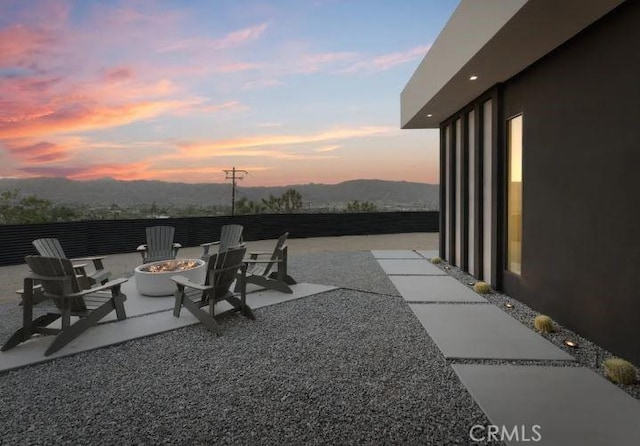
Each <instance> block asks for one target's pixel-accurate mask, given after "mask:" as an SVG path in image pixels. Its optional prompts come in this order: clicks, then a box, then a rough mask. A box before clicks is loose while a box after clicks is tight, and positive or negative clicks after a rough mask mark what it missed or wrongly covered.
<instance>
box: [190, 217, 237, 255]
mask: <svg viewBox="0 0 640 446" xmlns="http://www.w3.org/2000/svg"><path fill="white" fill-rule="evenodd" d="M242 230H243V227H242V225H224V226H222V228H221V229H220V240H218V241H215V242H209V243H203V244H201V245H200V246H202V248H203V250H204V252H203V253H202V260H207V259H208V258H209V257H210V256H211V254H209V249H210V248H211V247H212V246H216V245H217V246H218V252H219V253H220V252H224V251H226V250H228V249H229V248H233V247H236V246H240V245H242V244H243V243H242Z"/></svg>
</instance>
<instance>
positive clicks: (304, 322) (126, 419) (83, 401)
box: [0, 290, 488, 445]
mask: <svg viewBox="0 0 640 446" xmlns="http://www.w3.org/2000/svg"><path fill="white" fill-rule="evenodd" d="M256 317H257V321H255V322H254V321H249V320H247V319H245V318H242V317H240V316H234V317H229V318H227V319H224V320H223V321H222V325H223V330H224V335H223V336H221V337H218V338H215V337H212V335H211V334H210V333H209V332H207V331H206V330H205V329H203V328H202V327H201V326H193V327H188V328H185V329H181V330H176V331H172V332H169V333H166V334H162V335H158V336H153V337H148V338H144V339H139V340H135V341H130V342H127V343H124V344H121V345H118V346H114V347H110V348H105V349H101V350H96V351H91V352H86V353H82V354H79V355H75V356H72V357H69V358H61V359H58V360H55V361H52V362H49V363H45V364H41V365H36V366H31V367H27V368H23V369H20V370H16V371H12V372H7V373H5V374H2V375H0V392H1V394H2V400H3V404H2V405H1V406H0V419H2V420H3V429H2V430H3V434H2V439H1V440H0V443H1V444H74V445H77V444H134V443H135V444H278V445H279V444H390V443H394V444H421V445H442V444H466V443H467V441H468V440H467V439H468V431H469V429H470V427H471V426H473V425H474V424H487V423H488V420H487V419H486V417H485V416H484V415H483V414H482V412H481V411H480V409H479V408H478V407H477V405H476V404H475V403H474V401H473V400H472V399H471V397H470V396H469V394H468V393H467V391H466V390H465V389H464V387H463V386H462V384H461V383H460V382H459V381H458V379H457V378H456V376H455V374H454V372H453V370H452V369H451V368H450V367H449V366H448V365H447V364H446V362H445V361H444V359H443V357H442V355H441V354H440V352H439V350H438V348H437V347H436V345H435V344H434V343H433V341H432V340H431V339H430V338H429V337H428V336H427V334H426V333H425V331H424V329H423V328H422V326H421V325H420V323H419V322H418V321H417V320H416V318H415V317H414V316H413V314H412V313H411V311H410V310H409V308H408V307H407V305H406V303H405V302H404V301H403V300H402V298H400V297H394V296H383V295H378V294H372V293H364V292H357V291H353V290H335V291H331V292H327V293H323V294H319V295H316V296H312V297H309V298H306V299H301V300H297V301H292V302H287V303H284V304H280V305H276V306H272V307H267V308H263V309H259V310H257V311H256Z"/></svg>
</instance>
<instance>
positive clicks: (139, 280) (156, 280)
mask: <svg viewBox="0 0 640 446" xmlns="http://www.w3.org/2000/svg"><path fill="white" fill-rule="evenodd" d="M206 265H207V264H206V262H204V261H202V260H200V259H175V260H161V261H159V262H153V263H148V264H146V265H140V266H138V267H136V269H135V270H134V276H135V280H136V288H137V289H138V292H139V293H140V294H143V295H145V296H171V295H172V294H173V293H174V291H175V290H176V284H175V283H174V282H173V281H172V280H171V276H182V277H184V278H186V279H188V280H190V281H192V282H195V283H202V282H204V278H205V275H206V272H207V271H206V270H207V268H206Z"/></svg>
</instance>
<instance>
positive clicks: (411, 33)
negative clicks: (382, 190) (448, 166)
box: [0, 0, 458, 186]
mask: <svg viewBox="0 0 640 446" xmlns="http://www.w3.org/2000/svg"><path fill="white" fill-rule="evenodd" d="M457 3H458V1H457V0H402V1H396V0H190V1H178V0H119V1H118V0H100V1H97V0H96V1H94V0H75V1H74V0H0V177H19V178H28V177H38V176H49V177H66V178H69V179H73V180H91V179H97V178H105V177H110V178H115V179H118V180H161V181H176V182H187V183H220V182H224V181H225V178H224V177H225V176H224V173H223V172H222V170H223V169H230V168H232V167H236V168H237V169H244V170H247V171H248V172H249V173H248V175H246V176H245V178H244V179H243V182H242V184H241V185H243V186H273V185H289V184H307V183H327V184H333V183H338V182H341V181H346V180H352V179H360V178H376V179H384V180H404V181H418V182H428V183H437V182H438V132H437V130H401V129H400V124H399V123H400V93H401V91H402V89H403V88H404V86H405V85H406V83H407V82H408V80H409V78H410V77H411V75H412V73H413V72H414V70H415V69H416V67H417V66H418V64H419V63H420V61H421V60H422V58H423V57H424V55H425V54H426V53H427V51H428V49H429V47H430V45H431V44H432V43H433V42H434V40H435V38H436V37H437V35H438V34H439V32H440V31H441V29H442V27H443V26H444V25H445V23H446V21H447V20H448V18H449V17H450V15H451V14H452V12H453V10H454V9H455V7H456V5H457Z"/></svg>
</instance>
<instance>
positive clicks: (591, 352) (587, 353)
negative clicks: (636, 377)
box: [437, 262, 640, 400]
mask: <svg viewBox="0 0 640 446" xmlns="http://www.w3.org/2000/svg"><path fill="white" fill-rule="evenodd" d="M437 266H438V267H440V269H442V270H443V271H445V272H447V273H448V274H449V275H450V276H452V277H454V278H456V279H458V280H459V281H461V282H462V283H464V284H466V285H468V284H469V283H472V282H473V283H475V282H476V281H477V279H476V278H475V277H473V276H471V275H470V274H467V273H466V272H464V271H462V270H460V269H459V268H457V267H455V266H451V265H449V264H447V263H446V262H443V263H441V264H439V265H437ZM445 266H449V268H450V269H445ZM484 297H485V298H486V299H487V300H488V301H489V302H491V303H493V304H495V305H497V306H498V307H499V308H501V309H503V310H504V311H506V312H508V313H509V314H510V315H511V316H513V317H514V318H515V319H517V320H518V321H520V322H521V323H523V324H524V325H526V326H527V327H529V328H530V329H531V330H535V329H534V327H533V319H534V318H535V317H536V316H537V315H538V314H540V313H538V312H537V311H535V310H533V309H531V308H530V307H528V306H527V305H525V304H523V303H522V302H520V301H518V300H516V299H514V298H512V297H509V296H507V295H506V294H502V293H498V292H492V293H490V294H485V295H484ZM506 304H511V305H513V308H511V309H507V308H506V307H505V305H506ZM554 324H555V327H556V332H555V333H550V334H542V336H543V337H544V338H546V339H547V340H549V341H550V342H552V343H553V344H555V345H556V346H558V347H559V348H561V349H562V350H564V351H566V352H567V353H569V354H571V355H573V356H574V357H575V358H576V360H577V363H574V364H572V363H570V362H567V361H533V362H532V361H488V360H485V361H459V360H456V361H454V362H466V363H474V364H517V365H530V364H534V365H553V366H561V367H575V366H584V367H588V368H590V369H592V370H593V371H595V372H596V373H599V374H601V375H604V370H603V368H602V362H603V361H604V360H605V359H607V358H612V357H615V355H614V354H613V353H611V352H609V351H607V350H605V349H604V348H602V347H600V346H598V345H596V344H594V343H593V342H591V341H589V340H588V339H586V338H583V337H582V336H580V335H578V334H577V333H575V332H573V331H571V330H569V329H567V328H565V327H563V326H561V325H560V324H558V323H557V322H555V321H554ZM566 339H570V340H573V341H576V342H577V343H578V346H579V347H578V348H577V349H572V348H569V347H567V346H566V345H564V341H565V340H566ZM617 386H618V387H620V388H621V389H622V390H624V391H625V392H627V393H628V394H629V395H631V396H632V397H634V398H636V399H638V400H640V383H637V384H634V385H623V384H617Z"/></svg>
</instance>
